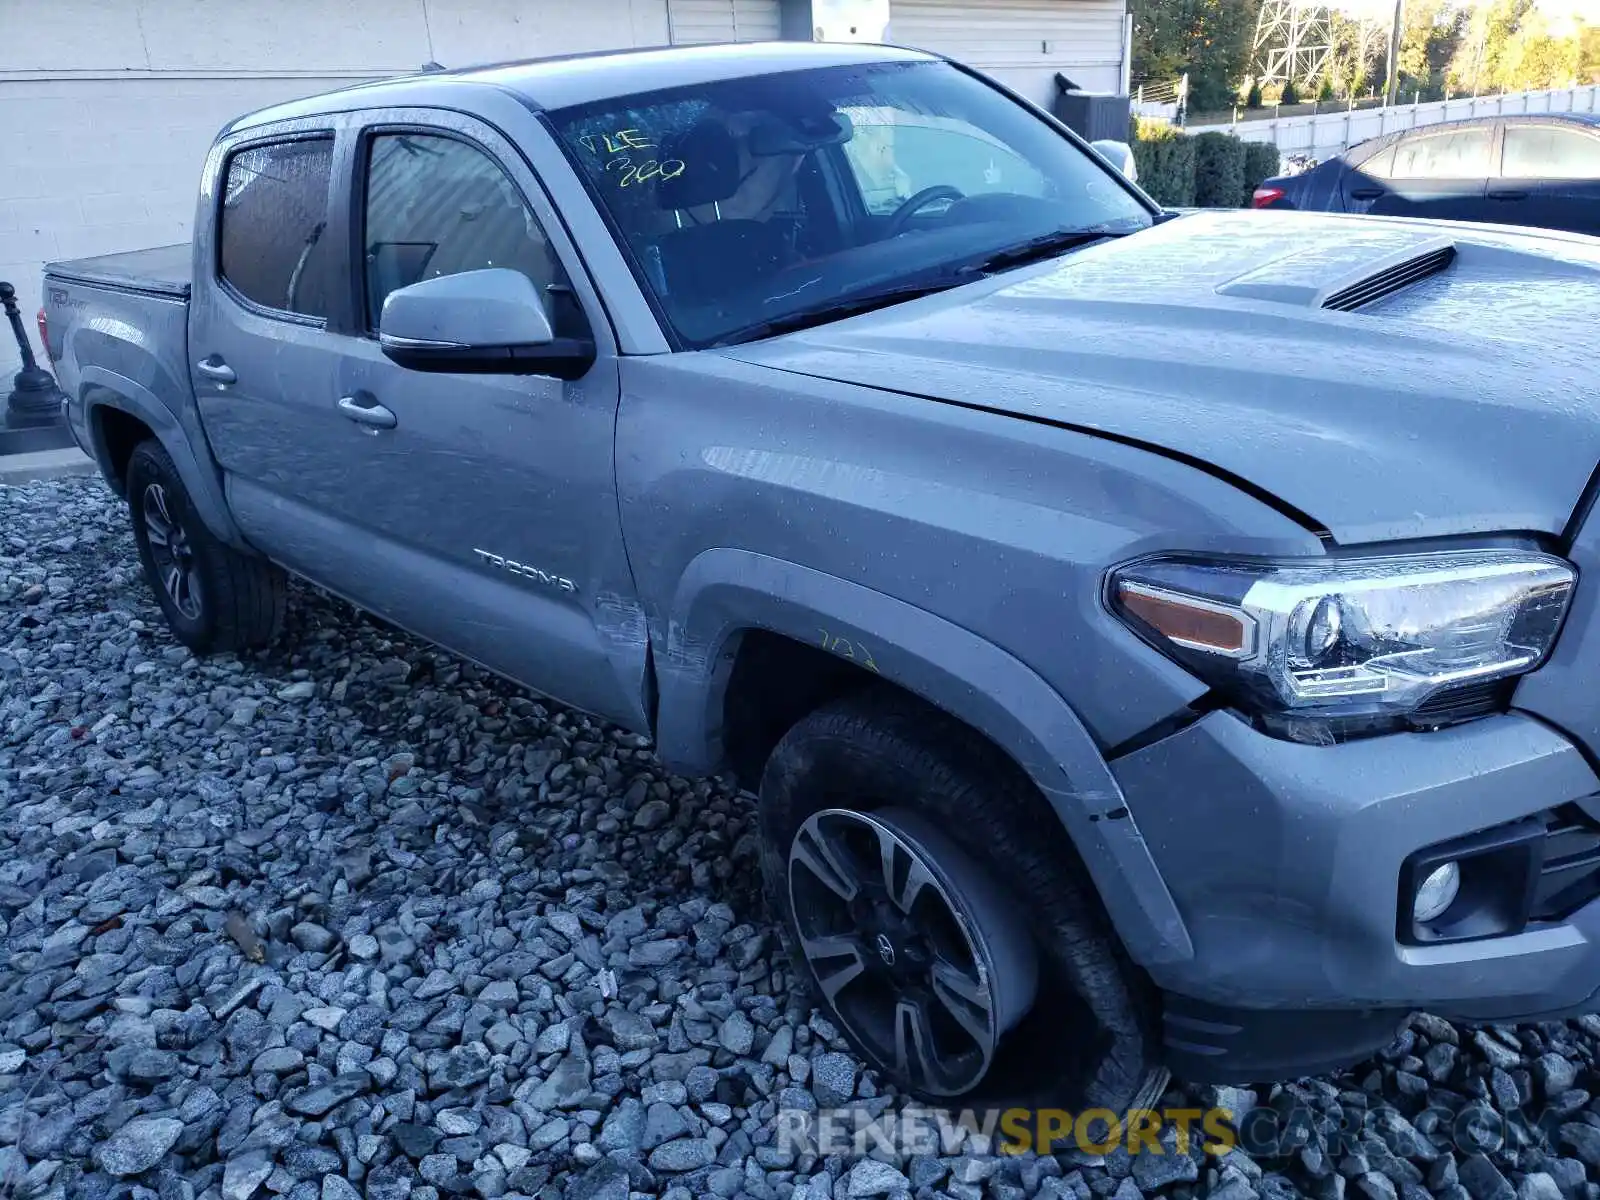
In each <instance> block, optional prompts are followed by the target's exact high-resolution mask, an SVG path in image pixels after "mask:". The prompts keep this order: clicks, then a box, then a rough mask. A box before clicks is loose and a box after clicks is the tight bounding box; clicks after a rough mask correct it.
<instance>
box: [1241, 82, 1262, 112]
mask: <svg viewBox="0 0 1600 1200" xmlns="http://www.w3.org/2000/svg"><path fill="white" fill-rule="evenodd" d="M1244 106H1245V107H1246V108H1260V107H1261V81H1260V80H1259V79H1253V80H1251V81H1250V94H1249V95H1248V96H1246V97H1245V98H1244Z"/></svg>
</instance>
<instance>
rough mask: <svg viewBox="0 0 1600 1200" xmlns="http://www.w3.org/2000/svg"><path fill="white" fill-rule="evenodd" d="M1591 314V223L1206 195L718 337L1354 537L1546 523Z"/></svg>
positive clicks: (1598, 408) (815, 372) (1578, 415)
mask: <svg viewBox="0 0 1600 1200" xmlns="http://www.w3.org/2000/svg"><path fill="white" fill-rule="evenodd" d="M1363 301H1365V302H1363ZM1597 330H1600V239H1595V238H1587V237H1582V236H1578V235H1565V234H1545V233H1543V232H1540V233H1532V232H1529V231H1527V230H1517V229H1512V228H1509V227H1500V226H1488V225H1469V224H1465V223H1451V222H1436V221H1398V220H1382V219H1377V218H1371V217H1348V216H1336V215H1326V214H1316V213H1296V212H1282V213H1280V212H1275V211H1264V212H1254V211H1216V212H1202V213H1196V214H1194V215H1191V216H1185V217H1184V218H1182V219H1181V220H1175V221H1169V222H1166V223H1164V224H1162V225H1159V226H1156V227H1155V228H1153V229H1150V230H1147V231H1145V232H1142V233H1138V234H1135V235H1133V236H1131V237H1127V238H1123V239H1120V240H1117V241H1111V242H1102V243H1099V244H1096V245H1094V246H1091V247H1088V248H1085V249H1083V250H1080V251H1078V252H1076V253H1073V254H1070V255H1068V256H1066V257H1064V258H1060V259H1056V260H1052V261H1050V262H1047V263H1042V264H1037V265H1035V266H1032V267H1029V268H1025V269H1022V270H1018V271H1013V272H1010V273H1008V274H1005V275H1002V276H996V277H993V278H990V279H987V280H984V281H982V282H979V283H974V284H970V285H967V286H965V287H961V288H959V289H956V290H953V291H950V292H944V293H941V294H938V295H936V296H932V297H928V298H926V299H922V300H916V301H912V302H910V303H906V304H900V305H896V306H894V307H892V308H889V309H883V310H880V311H878V312H875V313H870V314H866V315H863V316H859V317H853V318H849V319H846V320H841V321H838V322H835V323H833V324H830V325H827V326H824V327H820V328H817V329H812V330H807V331H804V332H800V333H794V334H789V335H786V336H783V337H778V338H773V339H769V340H766V341H763V342H756V343H750V344H746V345H742V346H736V347H733V348H731V349H728V350H725V351H722V353H726V354H729V355H732V356H734V357H737V358H740V359H742V360H744V361H747V362H751V363H758V364H762V365H765V366H769V367H772V368H776V369H779V370H783V371H789V372H795V373H799V374H803V375H809V376H814V377H817V378H823V379H830V380H837V381H842V382H848V383H854V384H861V385H865V386H868V387H873V388H878V389H882V390H886V391H893V392H898V393H902V394H906V395H913V396H919V397H924V398H927V399H932V400H941V401H949V402H954V403H959V404H962V405H967V406H971V407H977V408H983V409H988V410H992V411H996V412H1002V413H1007V414H1013V415H1016V416H1019V417H1026V418H1029V419H1032V420H1037V421H1042V422H1047V423H1051V424H1056V425H1062V426H1067V427H1070V428H1076V429H1081V430H1084V431H1087V432H1091V433H1095V434H1099V435H1102V436H1107V437H1113V438H1117V439H1119V440H1122V441H1126V442H1131V443H1134V444H1138V445H1141V446H1145V447H1148V448H1151V449H1154V450H1157V451H1160V452H1163V453H1167V454H1170V455H1173V456H1176V457H1180V458H1183V459H1184V460H1186V461H1191V462H1194V463H1196V464H1197V465H1199V466H1201V467H1203V468H1204V469H1207V470H1210V471H1212V472H1214V473H1217V474H1220V475H1223V476H1226V477H1231V478H1233V479H1234V480H1236V481H1243V482H1244V483H1246V484H1248V485H1249V486H1250V487H1251V488H1253V489H1254V490H1257V491H1260V492H1265V493H1267V494H1269V495H1270V496H1271V497H1273V498H1275V499H1276V500H1277V502H1278V503H1279V504H1280V505H1281V506H1283V507H1284V508H1285V509H1286V510H1290V511H1292V512H1294V514H1295V515H1296V516H1297V517H1298V518H1299V519H1300V520H1302V521H1303V522H1304V523H1306V524H1308V525H1309V526H1311V527H1313V528H1316V529H1318V530H1319V531H1325V532H1326V533H1328V534H1330V535H1331V536H1332V537H1333V538H1334V539H1335V540H1337V541H1339V542H1341V543H1346V544H1351V543H1360V542H1373V541H1384V540H1390V539H1398V538H1414V537H1435V536H1445V535H1451V534H1463V533H1490V532H1510V531H1540V532H1545V533H1559V532H1560V531H1561V530H1562V529H1563V527H1564V526H1565V525H1566V523H1567V521H1568V520H1569V518H1570V517H1571V515H1572V513H1573V510H1574V508H1575V506H1576V505H1577V504H1578V502H1579V500H1580V498H1581V496H1582V495H1583V492H1584V489H1585V487H1586V486H1587V484H1588V481H1589V478H1590V476H1591V474H1592V473H1593V472H1594V471H1595V467H1596V463H1597V462H1600V371H1597V370H1596V365H1595V362H1596V360H1595V357H1594V354H1595V351H1594V343H1595V339H1596V333H1597Z"/></svg>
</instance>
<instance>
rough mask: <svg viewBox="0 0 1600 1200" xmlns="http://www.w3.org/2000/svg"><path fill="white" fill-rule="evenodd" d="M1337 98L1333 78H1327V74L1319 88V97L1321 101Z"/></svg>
mask: <svg viewBox="0 0 1600 1200" xmlns="http://www.w3.org/2000/svg"><path fill="white" fill-rule="evenodd" d="M1335 98H1336V97H1335V94H1334V90H1333V80H1331V79H1329V78H1327V76H1323V79H1322V86H1320V87H1319V88H1317V99H1318V100H1319V101H1321V100H1333V99H1335Z"/></svg>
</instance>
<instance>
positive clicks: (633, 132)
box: [578, 129, 688, 187]
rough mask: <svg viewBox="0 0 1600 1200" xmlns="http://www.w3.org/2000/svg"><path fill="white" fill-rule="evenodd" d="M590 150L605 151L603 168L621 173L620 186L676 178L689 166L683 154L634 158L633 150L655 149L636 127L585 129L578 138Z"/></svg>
mask: <svg viewBox="0 0 1600 1200" xmlns="http://www.w3.org/2000/svg"><path fill="white" fill-rule="evenodd" d="M578 141H579V142H581V143H583V145H584V147H585V148H586V149H587V150H588V151H589V152H590V153H591V154H605V155H609V156H610V157H609V158H607V159H606V161H605V163H604V165H603V167H602V169H603V170H605V171H609V172H612V173H614V174H616V175H617V176H618V183H617V186H618V187H631V186H632V185H633V184H636V183H646V182H648V181H649V180H652V179H676V178H677V177H678V176H679V175H682V174H683V173H684V171H686V170H688V164H687V163H685V162H684V161H683V160H682V159H681V158H642V157H641V159H640V160H637V161H636V159H635V155H634V152H636V151H640V150H651V149H654V147H655V143H654V142H653V141H651V140H650V139H649V138H648V137H646V136H645V135H644V134H643V133H641V132H640V131H639V130H637V129H618V130H616V131H615V132H612V133H586V134H584V135H583V136H582V137H580V138H579V139H578Z"/></svg>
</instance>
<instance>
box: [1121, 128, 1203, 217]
mask: <svg viewBox="0 0 1600 1200" xmlns="http://www.w3.org/2000/svg"><path fill="white" fill-rule="evenodd" d="M1133 161H1134V163H1135V165H1136V166H1137V167H1138V168H1139V186H1140V187H1141V188H1143V189H1144V190H1145V191H1146V192H1147V193H1149V195H1150V198H1151V199H1152V200H1155V201H1156V202H1157V203H1158V204H1163V205H1167V206H1175V207H1180V208H1187V207H1189V206H1191V205H1193V204H1194V184H1195V139H1194V138H1189V137H1185V136H1183V134H1181V133H1179V132H1178V131H1177V130H1176V129H1174V128H1173V127H1172V126H1171V125H1161V124H1157V123H1156V122H1153V121H1141V122H1139V124H1138V126H1137V129H1136V136H1135V140H1134V142H1133Z"/></svg>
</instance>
